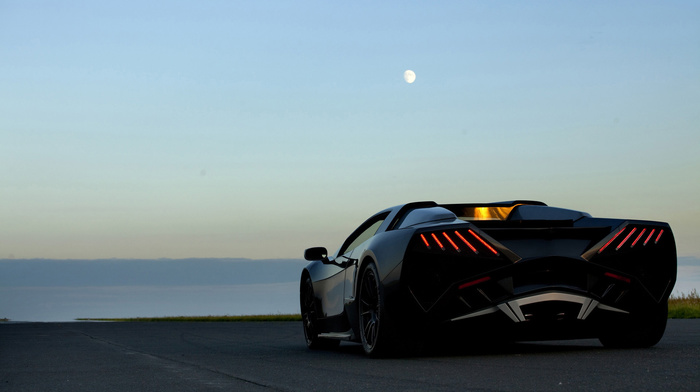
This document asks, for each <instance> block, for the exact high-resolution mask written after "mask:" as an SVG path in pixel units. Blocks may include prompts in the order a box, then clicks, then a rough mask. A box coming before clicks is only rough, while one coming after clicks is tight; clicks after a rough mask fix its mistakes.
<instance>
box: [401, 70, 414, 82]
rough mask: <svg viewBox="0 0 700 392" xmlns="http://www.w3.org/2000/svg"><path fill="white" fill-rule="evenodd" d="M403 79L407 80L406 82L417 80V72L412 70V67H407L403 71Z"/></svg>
mask: <svg viewBox="0 0 700 392" xmlns="http://www.w3.org/2000/svg"><path fill="white" fill-rule="evenodd" d="M403 80H405V81H406V83H413V82H415V81H416V73H415V72H413V71H411V70H410V69H407V70H406V71H405V72H404V73H403Z"/></svg>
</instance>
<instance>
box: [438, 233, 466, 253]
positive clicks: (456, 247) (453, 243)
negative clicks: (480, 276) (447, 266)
mask: <svg viewBox="0 0 700 392" xmlns="http://www.w3.org/2000/svg"><path fill="white" fill-rule="evenodd" d="M442 235H443V236H445V238H447V241H449V242H450V245H452V247H453V248H455V250H456V251H457V252H461V251H462V250H461V249H459V246H457V244H455V242H454V241H452V238H450V236H449V235H447V233H445V232H444V231H443V232H442Z"/></svg>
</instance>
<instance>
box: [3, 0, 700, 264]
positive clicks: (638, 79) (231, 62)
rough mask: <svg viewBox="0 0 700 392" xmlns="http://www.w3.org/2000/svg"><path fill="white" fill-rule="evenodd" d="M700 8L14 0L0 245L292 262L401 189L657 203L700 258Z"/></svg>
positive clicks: (445, 197)
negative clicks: (409, 75) (410, 73)
mask: <svg viewBox="0 0 700 392" xmlns="http://www.w3.org/2000/svg"><path fill="white" fill-rule="evenodd" d="M146 3H147V4H146ZM699 20H700V5H699V4H698V3H697V2H683V1H678V2H645V1H634V2H586V3H585V4H584V3H577V2H527V3H523V2H517V1H516V2H486V1H484V2H442V3H437V4H434V3H427V2H406V1H401V2H392V1H386V2H380V3H379V4H377V3H375V2H362V1H360V2H324V1H296V2H277V1H256V2H231V1H201V2H192V1H190V2H185V1H179V2H177V1H175V2H174V1H167V2H165V1H163V2H158V1H152V2H140V1H138V2H137V1H120V2H106V1H105V2H92V1H85V2H77V1H65V2H49V1H47V2H42V1H0V196H1V200H2V203H1V204H0V222H2V225H0V238H1V239H0V258H6V257H7V258H12V257H14V258H36V257H39V258H88V259H89V258H109V257H119V258H158V257H171V258H182V257H250V258H278V257H279V258H289V257H301V255H302V252H303V249H304V248H306V247H310V246H326V247H328V248H335V247H337V246H339V245H340V243H341V242H342V240H343V239H344V237H345V236H346V235H347V234H348V233H349V232H350V231H351V230H352V229H354V228H355V227H356V226H357V225H358V224H359V223H361V222H362V221H363V220H364V219H365V218H366V217H367V216H369V215H370V214H372V213H374V212H376V211H378V210H380V209H382V208H385V207H388V206H392V205H397V204H401V203H404V202H408V201H415V200H435V201H438V202H480V201H499V200H512V199H535V200H542V201H544V202H546V203H548V204H550V205H555V206H560V207H566V208H573V209H580V210H584V211H587V212H589V213H591V214H592V215H594V216H604V217H629V218H640V219H650V220H662V221H667V222H669V223H671V225H672V227H673V229H674V232H675V235H676V240H677V245H678V252H679V255H681V256H692V257H700V241H698V238H700V229H699V228H698V224H697V222H698V220H700V208H699V207H698V195H699V194H700V181H699V180H700V178H699V177H700V175H699V174H698V173H700V158H699V157H698V153H697V150H698V147H699V146H700V132H699V129H698V128H699V125H700V114H699V113H700V110H698V108H699V107H700V105H699V103H700V25H699V24H698V21H699ZM406 69H412V70H414V71H415V73H416V75H417V79H416V81H415V83H412V84H408V83H406V82H405V81H404V80H403V78H402V75H403V72H404V71H405V70H406Z"/></svg>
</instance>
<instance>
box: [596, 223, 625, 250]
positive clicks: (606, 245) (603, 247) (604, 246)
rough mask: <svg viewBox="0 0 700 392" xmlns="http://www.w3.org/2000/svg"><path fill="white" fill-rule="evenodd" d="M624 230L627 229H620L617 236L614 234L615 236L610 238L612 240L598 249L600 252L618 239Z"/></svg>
mask: <svg viewBox="0 0 700 392" xmlns="http://www.w3.org/2000/svg"><path fill="white" fill-rule="evenodd" d="M624 231H625V229H622V230H620V231H618V232H617V234H615V236H614V237H613V238H611V239H610V241H608V242H606V243H605V245H603V246H602V247H601V248H600V249H599V250H598V253H601V252H602V251H604V250H605V248H607V247H608V245H610V244H612V242H613V241H615V239H616V238H617V237H618V236H619V235H620V234H622V233H623V232H624Z"/></svg>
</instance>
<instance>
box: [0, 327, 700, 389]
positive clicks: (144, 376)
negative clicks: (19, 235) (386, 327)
mask: <svg viewBox="0 0 700 392" xmlns="http://www.w3.org/2000/svg"><path fill="white" fill-rule="evenodd" d="M97 390H99V391H175V392H177V391H220V390H232V391H359V390H362V391H382V392H387V391H518V392H523V391H549V390H552V391H578V390H586V391H593V390H595V391H601V390H604V391H660V390H671V391H699V390H700V320H669V326H668V330H667V332H666V335H665V336H664V338H663V339H662V341H661V342H660V343H659V344H658V345H657V346H656V347H654V348H651V349H643V350H609V349H604V348H602V347H601V346H600V344H599V343H598V342H597V341H596V340H578V341H568V342H548V343H520V344H514V345H509V346H505V347H501V348H496V349H487V350H484V349H479V350H476V351H471V352H470V351H463V350H460V351H453V350H443V351H442V352H437V353H432V354H429V355H423V356H418V357H410V358H397V359H382V360H372V359H368V358H365V357H364V355H363V354H362V350H361V347H360V346H358V345H353V344H343V345H341V347H340V348H339V349H338V350H336V351H310V350H308V349H307V348H306V346H305V345H304V343H303V337H302V332H301V325H300V323H285V322H280V323H3V324H0V391H6V392H11V391H97Z"/></svg>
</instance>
